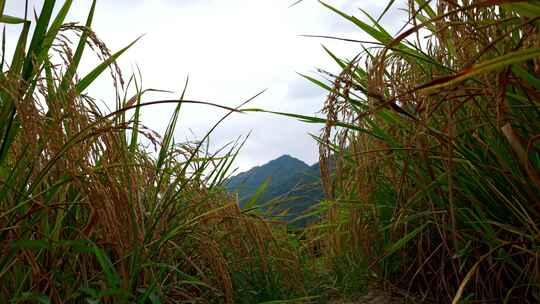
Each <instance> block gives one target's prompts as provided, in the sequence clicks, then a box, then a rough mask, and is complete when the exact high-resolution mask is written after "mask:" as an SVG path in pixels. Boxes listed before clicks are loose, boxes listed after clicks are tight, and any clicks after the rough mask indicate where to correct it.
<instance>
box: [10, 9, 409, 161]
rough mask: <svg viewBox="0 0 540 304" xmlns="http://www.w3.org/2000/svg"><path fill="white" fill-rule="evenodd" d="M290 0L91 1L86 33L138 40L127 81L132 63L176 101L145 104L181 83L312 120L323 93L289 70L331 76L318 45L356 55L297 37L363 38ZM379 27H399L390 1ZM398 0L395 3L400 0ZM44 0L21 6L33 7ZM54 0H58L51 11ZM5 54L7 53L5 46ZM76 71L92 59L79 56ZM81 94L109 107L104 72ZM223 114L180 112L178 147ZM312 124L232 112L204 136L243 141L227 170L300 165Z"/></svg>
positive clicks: (158, 118) (310, 148) (153, 121)
mask: <svg viewBox="0 0 540 304" xmlns="http://www.w3.org/2000/svg"><path fill="white" fill-rule="evenodd" d="M293 2H294V1H292V0H98V4H97V10H96V16H95V20H94V23H93V29H94V31H95V32H97V34H98V36H99V37H100V38H101V39H102V40H103V41H105V42H106V44H107V45H108V46H109V48H110V49H111V50H112V51H116V50H118V49H120V48H122V47H123V46H126V45H127V44H129V43H130V42H131V41H133V40H134V39H136V38H137V37H139V36H140V35H142V34H144V35H145V36H144V37H143V38H142V39H141V40H140V41H139V42H138V43H137V44H136V45H134V46H133V48H132V49H130V50H129V51H128V52H127V53H125V55H124V56H123V57H122V58H121V59H120V61H119V63H120V66H121V67H122V70H123V73H124V74H125V75H127V76H129V74H131V73H132V72H133V71H134V67H135V66H139V67H140V69H141V71H142V75H143V86H144V87H145V88H156V89H164V90H171V91H174V92H177V94H175V95H169V96H167V95H163V94H154V95H148V96H147V98H146V99H145V100H146V101H150V100H156V99H161V98H175V97H178V96H179V95H178V94H179V93H178V92H180V91H181V90H182V87H183V84H184V82H185V79H186V77H187V76H188V75H189V78H190V84H189V87H188V90H187V98H188V99H195V100H204V101H210V102H215V103H219V104H222V105H226V106H232V107H234V106H237V105H238V104H240V103H241V102H242V101H244V100H246V99H248V98H249V97H251V96H253V95H255V94H256V93H258V92H260V91H261V90H264V89H266V92H265V93H264V94H263V95H261V96H260V97H258V98H257V99H255V100H254V101H253V102H252V103H251V104H250V107H257V108H264V109H268V110H275V111H281V112H295V113H301V114H305V115H316V114H317V112H318V111H319V110H320V108H321V106H322V105H323V102H324V99H325V94H324V92H323V91H321V90H320V89H318V88H316V87H315V86H314V85H313V84H311V83H309V82H308V81H306V80H304V79H303V78H301V77H300V76H298V74H297V72H298V73H303V74H308V75H310V76H315V77H317V73H316V72H315V71H316V69H317V68H324V69H326V70H330V71H337V67H336V66H335V64H333V63H332V61H331V60H330V58H329V57H328V56H327V55H326V53H325V52H324V50H323V49H322V47H321V44H324V45H325V46H327V47H329V48H330V49H331V50H333V51H334V53H335V54H337V55H339V56H340V57H344V58H351V57H353V56H354V55H355V54H356V53H357V52H359V51H360V50H361V48H360V46H359V45H357V44H353V43H340V42H337V41H330V40H323V39H318V38H305V37H299V35H301V34H316V35H333V36H340V37H347V38H354V39H368V38H367V37H366V36H365V35H363V34H361V33H360V31H359V30H357V29H355V27H354V25H352V24H350V23H348V22H347V21H346V20H344V19H343V18H341V17H339V16H337V15H336V14H335V13H333V12H331V11H329V10H328V9H326V8H325V7H323V6H322V5H321V4H320V3H318V1H316V0H304V1H303V2H302V3H300V4H298V5H297V6H294V7H292V8H289V5H290V4H292V3H293ZM327 2H328V3H330V4H331V5H333V6H335V7H337V8H339V9H341V10H343V11H345V12H347V13H348V14H354V15H355V16H357V17H358V18H360V19H362V20H367V19H366V18H365V17H364V16H363V15H362V13H361V11H360V10H359V9H360V8H361V9H364V10H366V11H368V12H369V13H371V14H373V15H375V16H378V15H379V14H380V13H381V12H382V11H383V9H384V7H385V5H386V1H384V0H362V1H350V0H349V1H347V0H336V1H332V0H328V1H327ZM396 2H398V3H396V4H395V9H393V10H392V11H391V12H390V14H388V17H387V18H385V19H383V24H384V25H385V26H387V27H389V28H390V29H391V30H392V31H395V30H396V29H398V28H399V26H400V25H402V24H403V22H405V17H406V16H403V14H401V13H399V12H398V10H397V9H398V8H403V6H404V5H405V2H404V1H396ZM399 2H401V3H399ZM42 3H43V1H42V0H41V1H40V0H34V1H30V7H35V9H36V10H37V11H39V9H40V8H41V5H42ZM62 3H63V1H57V6H60V5H61V4H62ZM90 4H91V1H90V0H76V1H74V4H73V9H72V13H71V15H70V16H69V17H68V20H67V21H78V22H80V23H81V24H84V21H85V20H86V14H87V12H88V9H89V7H90ZM23 9H24V1H23V0H7V6H6V13H8V14H10V15H15V16H22V14H23ZM17 29H18V27H17V26H11V27H10V28H9V29H8V45H10V44H11V45H14V44H15V43H14V39H15V37H16V32H17ZM8 49H9V47H8ZM83 61H84V65H83V66H82V71H83V72H82V73H81V74H83V75H84V71H85V70H89V69H90V68H92V66H93V65H95V64H96V63H97V62H96V61H95V60H92V59H88V60H86V61H85V60H84V59H83ZM88 93H89V94H90V95H92V96H96V97H98V98H99V99H100V100H103V101H104V102H105V103H107V104H111V105H112V104H114V94H113V93H112V90H111V84H110V80H109V79H108V78H107V77H106V76H104V77H102V79H100V81H98V82H96V83H95V84H94V85H93V86H92V87H90V88H89V89H88ZM143 113H144V114H143V122H144V123H145V125H147V126H148V127H150V128H152V129H155V130H157V131H160V132H162V131H163V129H164V128H165V127H166V123H167V121H168V119H169V115H170V113H171V107H170V106H158V107H154V108H145V109H144V112H143ZM223 114H225V112H223V111H221V110H217V109H213V108H209V107H204V106H195V105H189V106H186V107H185V108H184V109H183V111H182V113H181V116H180V121H179V126H178V129H177V131H176V134H175V139H176V141H177V142H179V141H183V140H186V139H190V140H192V139H197V138H201V137H202V136H204V135H205V134H206V132H207V130H208V129H209V128H210V127H211V126H212V125H213V124H214V123H215V122H216V121H217V120H218V119H219V118H220V117H221V116H222V115H223ZM320 128H321V126H317V125H308V124H305V123H302V122H299V121H295V120H293V119H289V118H282V117H278V116H273V115H269V114H260V113H252V114H248V115H240V114H234V115H232V116H231V117H230V118H229V119H228V120H227V121H225V123H223V124H222V125H221V126H220V127H219V128H218V129H217V131H216V132H215V133H214V134H213V135H212V137H211V140H212V143H213V145H212V147H213V148H214V149H216V148H217V147H220V146H222V145H224V144H225V143H227V142H229V141H232V140H234V139H236V138H237V137H238V136H241V135H247V134H248V132H250V131H252V133H251V137H250V138H249V139H248V141H247V142H246V144H245V146H244V148H243V150H242V151H241V153H240V155H239V157H238V159H237V162H236V167H239V168H240V170H241V171H243V170H246V169H249V168H251V167H253V166H255V165H261V164H264V163H266V162H268V161H269V160H272V159H274V158H277V157H279V156H280V155H282V154H290V155H292V156H294V157H297V158H299V159H301V160H303V161H305V162H307V163H308V164H312V163H314V162H316V161H317V159H318V155H317V153H318V149H317V146H316V143H315V142H314V141H313V140H312V139H311V137H310V136H309V135H308V134H309V133H313V134H318V133H319V130H320Z"/></svg>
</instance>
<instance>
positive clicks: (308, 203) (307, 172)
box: [225, 154, 323, 225]
mask: <svg viewBox="0 0 540 304" xmlns="http://www.w3.org/2000/svg"><path fill="white" fill-rule="evenodd" d="M267 180H269V184H268V187H267V188H266V191H265V192H264V193H262V194H261V195H260V196H259V197H258V199H257V202H256V204H255V205H256V206H262V205H264V204H265V203H268V202H270V201H271V200H274V199H277V200H279V201H280V203H279V204H276V206H274V207H272V208H271V210H270V211H271V212H272V213H273V214H280V213H282V212H284V211H287V215H286V216H284V217H283V219H284V220H286V221H291V220H293V219H294V218H296V217H298V216H300V215H302V214H303V213H304V212H305V211H307V210H308V209H309V208H310V207H312V206H313V205H314V204H316V203H318V202H319V201H320V200H321V199H322V197H323V193H322V187H321V184H320V173H319V164H318V163H317V164H314V165H313V166H309V165H307V164H306V163H304V162H303V161H301V160H299V159H297V158H294V157H292V156H290V155H287V154H286V155H282V156H280V157H278V158H276V159H274V160H272V161H270V162H268V163H266V164H264V165H262V166H257V167H253V168H251V169H250V170H248V171H246V172H242V173H239V174H238V175H236V176H233V177H230V178H229V179H228V180H227V181H226V182H225V188H226V189H227V190H228V191H230V192H235V193H238V199H239V203H240V207H241V208H243V207H245V205H246V203H247V202H248V201H250V199H251V198H252V197H253V196H254V195H255V194H256V193H257V190H258V189H259V187H260V186H261V185H262V184H263V183H264V182H265V181H267ZM267 209H268V208H267ZM305 223H306V220H301V221H298V223H297V225H304V224H305Z"/></svg>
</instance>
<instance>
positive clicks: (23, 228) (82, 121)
mask: <svg viewBox="0 0 540 304" xmlns="http://www.w3.org/2000/svg"><path fill="white" fill-rule="evenodd" d="M72 2H73V1H71V0H66V1H64V2H63V4H62V5H61V6H60V10H59V11H58V13H57V14H56V15H53V11H54V8H55V1H54V0H45V1H44V2H43V6H42V7H41V10H40V11H38V15H37V16H36V20H35V21H31V20H30V19H29V17H28V16H24V17H21V16H8V15H5V14H4V13H3V11H4V6H5V4H6V2H5V1H4V0H2V1H0V22H2V23H4V24H7V26H19V27H20V28H21V32H20V36H19V38H18V42H17V45H16V48H15V53H14V54H11V55H10V54H6V44H7V43H9V41H7V40H6V38H5V35H4V39H3V40H2V62H1V65H0V66H1V67H0V68H1V74H0V240H1V242H0V302H2V303H22V302H24V303H26V302H39V303H126V302H130V303H131V302H137V303H181V302H189V303H234V302H237V299H238V298H239V297H244V295H245V294H244V293H249V294H251V293H252V292H253V291H254V289H257V288H259V287H260V286H261V284H264V283H260V284H259V283H257V281H256V280H259V277H257V276H260V275H261V274H262V275H263V278H262V279H260V280H263V282H264V280H266V279H267V278H271V277H274V278H277V279H279V281H275V282H274V283H273V284H279V285H280V288H281V290H280V292H281V291H283V294H272V295H270V296H268V297H267V299H268V300H279V297H284V296H285V295H284V294H285V291H287V292H288V297H300V298H301V297H305V296H306V293H305V291H304V290H303V289H302V288H301V287H300V286H301V284H298V281H299V280H300V278H299V277H298V274H299V273H300V271H299V270H298V269H297V268H298V267H299V266H298V261H297V256H296V255H295V254H294V252H293V251H292V247H291V246H289V245H287V244H283V241H282V240H284V239H285V240H286V238H287V235H286V234H284V233H279V232H275V231H273V230H271V229H269V227H268V224H267V223H265V222H264V221H263V220H262V219H260V218H258V217H256V216H252V215H250V214H245V213H242V212H241V211H240V210H239V208H238V206H237V202H236V200H235V198H234V197H233V196H231V195H229V194H228V193H225V192H224V191H223V190H222V188H221V187H220V185H221V183H222V181H223V180H224V178H225V177H226V176H227V175H226V174H227V171H228V169H229V168H230V166H231V162H232V161H233V160H234V157H235V156H236V154H237V153H238V149H239V147H240V146H241V144H240V143H239V142H236V143H234V144H233V145H231V146H229V147H228V148H226V149H224V150H222V152H220V153H217V154H216V153H210V152H209V151H207V150H205V149H204V147H205V142H206V139H207V138H208V136H209V134H207V135H206V136H205V137H204V138H203V139H202V140H200V141H197V142H194V143H176V142H175V141H174V136H173V134H174V132H175V127H176V124H177V121H178V117H179V116H178V115H179V112H180V109H181V105H182V104H185V103H196V104H200V105H201V106H211V107H214V108H215V109H216V110H220V111H225V112H224V119H225V118H226V117H227V116H228V115H230V114H231V113H234V112H237V111H238V110H236V109H231V108H227V107H222V106H218V105H215V104H211V103H208V102H203V101H194V100H186V99H185V98H184V96H185V94H184V93H185V90H184V93H182V94H181V95H180V96H179V97H177V98H174V99H171V100H158V101H151V102H143V101H142V98H143V95H144V94H146V93H147V92H149V91H152V90H149V89H143V88H141V76H140V75H134V76H131V77H130V78H129V79H124V76H123V75H122V73H121V70H120V69H119V68H118V66H117V65H116V63H115V62H116V59H117V58H119V56H121V55H122V54H123V53H124V52H126V51H128V49H129V48H130V47H132V46H133V45H134V44H135V42H133V43H131V44H130V45H128V46H127V47H125V48H123V49H121V50H119V51H117V52H115V53H112V52H110V51H109V50H108V48H107V47H106V44H105V43H104V42H102V41H101V40H99V38H98V35H97V34H96V33H94V32H93V31H92V21H93V17H94V14H95V13H96V12H95V7H96V1H95V0H94V1H92V2H91V8H90V10H89V14H88V18H87V20H86V23H85V25H78V24H75V23H65V22H64V21H65V17H66V15H67V13H68V12H69V10H70V8H71V4H72ZM32 26H34V27H33V31H31V30H30V29H31V27H32ZM68 37H71V39H69V38H68ZM73 37H75V38H76V39H73ZM72 41H75V42H76V43H72ZM89 51H93V52H96V53H97V55H98V57H99V58H102V60H103V61H102V63H101V64H99V65H98V66H96V67H95V68H94V69H93V70H91V71H90V72H89V73H88V74H87V75H80V74H79V72H78V70H79V69H78V67H79V64H80V63H81V61H82V60H84V58H85V56H84V55H85V53H87V52H89ZM8 59H10V62H9V63H8V62H6V61H7V60H8ZM107 71H109V72H110V73H111V75H112V79H113V83H111V86H112V87H113V88H115V89H116V96H117V97H116V100H114V101H115V103H116V108H115V109H113V110H111V111H110V112H104V111H103V107H100V106H99V105H98V104H97V103H96V101H95V100H94V99H93V98H91V97H90V96H88V95H87V94H86V93H85V92H86V90H87V88H88V87H89V86H91V85H92V83H93V82H94V81H95V80H96V79H97V78H98V77H99V76H100V75H101V74H103V73H106V72H107ZM141 74H142V73H141ZM186 87H187V83H186ZM164 103H172V104H176V108H175V110H174V112H173V114H172V117H171V118H170V122H169V124H168V127H167V129H166V132H165V133H164V134H163V135H160V134H157V133H155V132H153V131H152V130H149V129H148V128H146V127H145V126H144V125H143V124H142V122H141V120H140V116H141V112H142V111H144V109H145V108H147V107H149V106H152V105H155V104H164ZM217 124H219V122H218V123H217ZM217 124H216V125H215V126H213V127H212V128H211V129H212V130H213V129H214V128H215V127H216V126H217ZM143 144H144V145H143ZM147 144H150V145H151V146H152V147H155V149H156V152H155V153H154V152H152V151H150V150H148V149H146V148H145V145H147ZM268 255H270V256H271V258H267V256H268ZM247 269H252V270H253V271H254V272H256V275H257V276H254V275H253V274H252V273H250V272H249V271H247ZM233 272H234V273H233ZM242 274H246V275H248V279H249V283H248V282H246V280H245V278H244V277H242ZM264 274H267V275H266V276H264ZM272 275H273V276H272ZM277 279H276V280H277Z"/></svg>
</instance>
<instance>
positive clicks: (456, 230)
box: [293, 0, 540, 303]
mask: <svg viewBox="0 0 540 304" xmlns="http://www.w3.org/2000/svg"><path fill="white" fill-rule="evenodd" d="M405 3H406V11H407V13H408V16H409V20H408V23H407V24H406V25H404V28H403V30H402V31H400V32H399V33H398V34H396V35H395V36H392V35H391V34H390V33H389V32H388V31H387V30H385V29H384V28H383V27H382V26H381V25H380V23H379V20H380V19H381V18H380V17H379V16H369V15H367V14H365V15H364V17H365V19H367V20H369V22H363V21H361V20H360V18H357V17H355V16H350V15H348V14H346V13H345V12H341V11H339V10H337V9H335V8H334V7H332V6H330V5H328V4H324V3H323V4H324V5H325V6H326V7H327V8H328V9H330V10H332V11H334V12H335V13H336V14H338V15H340V16H341V17H343V19H344V21H346V22H351V23H353V24H355V25H356V26H357V27H358V30H359V31H361V32H364V33H366V34H368V35H370V36H371V38H372V39H373V41H374V43H372V44H366V43H363V42H361V41H357V42H354V41H352V42H351V40H350V39H349V40H348V41H349V42H351V47H356V48H358V50H359V51H358V56H356V57H355V58H354V59H341V58H339V56H338V55H336V54H333V53H332V52H331V51H330V50H327V51H328V54H329V56H331V57H332V58H334V59H335V61H336V63H337V64H338V65H339V66H340V67H341V69H342V72H341V73H340V74H339V75H332V74H329V73H325V76H326V77H330V78H331V79H332V82H331V83H325V82H324V81H319V80H317V79H313V78H309V77H308V79H310V80H311V81H312V82H314V83H315V84H316V85H319V86H321V87H323V88H326V89H327V90H328V92H329V95H328V98H327V100H326V103H325V105H324V108H323V111H324V113H325V114H326V119H325V120H321V119H315V118H309V117H299V116H298V115H296V116H297V117H298V118H301V119H303V120H306V121H309V122H314V123H321V122H324V123H326V126H325V128H324V130H323V132H322V134H321V136H320V138H319V139H318V140H319V142H320V149H321V156H320V157H321V167H322V168H321V172H322V174H323V183H324V189H325V195H326V199H327V203H326V208H327V212H326V213H327V216H326V221H327V222H326V225H323V226H322V227H321V228H320V229H319V233H320V237H321V238H323V239H324V246H325V247H324V248H325V250H324V251H325V254H326V256H327V257H328V259H329V260H332V259H334V257H340V256H347V255H351V253H352V254H360V255H361V257H362V258H364V259H367V260H368V261H369V262H368V265H369V273H368V274H366V275H368V276H370V277H371V279H375V280H381V281H384V282H385V283H386V284H387V287H389V286H391V287H392V289H394V290H400V291H401V292H403V293H404V294H409V295H414V296H415V299H416V300H415V301H418V302H420V301H425V302H436V303H479V302H482V303H486V302H493V303H495V302H496V303H537V302H538V301H540V265H539V259H538V257H539V254H540V250H539V249H540V239H539V235H540V234H539V232H540V230H539V227H540V226H539V225H540V222H539V219H540V217H539V216H540V205H539V203H538V202H539V201H540V196H539V193H540V177H539V176H540V175H539V174H540V154H539V146H538V136H539V134H540V124H539V122H540V111H539V105H538V96H539V94H538V92H539V90H540V45H539V41H540V40H539V36H538V29H539V23H538V19H539V17H540V4H539V3H538V2H537V1H475V0H463V1H446V0H438V1H424V0H414V1H413V0H409V1H405ZM401 4H403V2H402V3H401ZM392 5H397V2H395V1H391V2H390V3H389V5H388V7H391V6H392ZM385 12H386V10H385ZM383 14H384V12H383ZM334 38H335V39H342V38H340V37H334ZM293 116H294V115H293Z"/></svg>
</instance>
